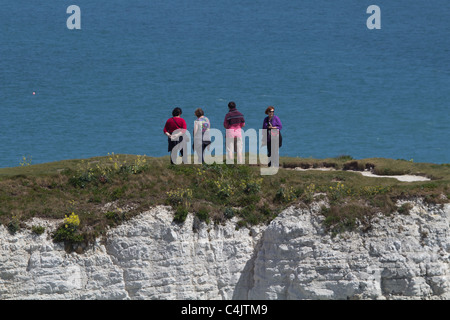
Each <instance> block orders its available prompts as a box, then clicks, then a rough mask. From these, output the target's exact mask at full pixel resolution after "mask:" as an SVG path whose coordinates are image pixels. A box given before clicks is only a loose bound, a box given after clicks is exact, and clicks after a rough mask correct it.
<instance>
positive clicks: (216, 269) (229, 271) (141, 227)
mask: <svg viewBox="0 0 450 320" xmlns="http://www.w3.org/2000/svg"><path fill="white" fill-rule="evenodd" d="M319 208H320V204H318V203H316V204H314V205H312V206H311V207H310V208H309V209H296V208H293V207H292V208H289V209H287V210H285V211H284V212H282V213H281V214H280V215H279V216H278V217H277V218H276V219H275V220H273V221H272V222H271V223H270V224H269V225H268V226H257V227H254V228H251V229H247V228H241V229H240V230H236V229H235V225H236V224H235V221H229V222H228V223H227V224H225V225H212V224H211V225H206V224H205V223H203V222H200V221H198V220H196V219H195V218H193V217H192V215H189V216H188V218H187V220H186V221H185V223H184V224H182V225H179V224H175V223H173V222H172V219H173V215H172V213H171V211H170V208H168V207H157V208H154V209H152V210H151V211H149V212H145V213H142V214H141V215H140V216H138V217H136V218H134V219H133V220H130V221H128V222H127V223H125V224H123V225H121V226H119V227H117V228H114V229H111V230H110V231H109V232H108V236H107V239H106V241H105V242H102V243H101V242H100V241H99V242H97V243H96V244H95V245H94V246H93V247H92V248H89V249H88V250H86V251H85V253H83V254H77V253H70V254H68V253H66V252H65V251H64V248H63V246H62V245H61V244H55V243H53V242H52V240H51V239H50V236H49V233H50V232H52V231H53V230H54V229H55V228H56V227H57V225H58V224H59V223H61V222H60V221H42V220H39V221H37V220H36V221H30V222H29V224H30V226H31V225H44V224H45V225H46V232H45V233H44V234H42V235H39V236H38V235H35V234H33V233H32V232H31V231H30V230H24V229H22V230H21V231H20V232H18V233H16V234H15V235H11V234H10V233H9V232H8V231H7V230H6V229H5V228H4V227H3V226H0V299H449V298H450V237H449V220H450V219H449V218H450V205H449V204H447V205H445V206H434V207H430V206H426V205H424V204H423V203H422V202H420V201H416V202H414V207H413V209H412V210H411V211H410V213H409V214H407V215H406V214H405V215H401V214H394V215H392V216H390V217H382V216H379V217H378V218H377V219H376V221H374V223H373V227H372V229H371V230H369V231H368V232H366V233H357V232H351V233H349V232H347V233H344V234H342V235H338V236H336V237H332V236H331V235H329V234H327V233H325V231H324V229H323V225H322V220H323V216H322V215H321V214H320V213H319Z"/></svg>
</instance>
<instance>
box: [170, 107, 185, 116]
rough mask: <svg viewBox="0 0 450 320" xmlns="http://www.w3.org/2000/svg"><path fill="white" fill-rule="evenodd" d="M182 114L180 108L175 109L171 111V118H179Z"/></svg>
mask: <svg viewBox="0 0 450 320" xmlns="http://www.w3.org/2000/svg"><path fill="white" fill-rule="evenodd" d="M182 113H183V111H181V108H178V107H177V108H175V109H173V111H172V116H174V117H177V116H181V114H182Z"/></svg>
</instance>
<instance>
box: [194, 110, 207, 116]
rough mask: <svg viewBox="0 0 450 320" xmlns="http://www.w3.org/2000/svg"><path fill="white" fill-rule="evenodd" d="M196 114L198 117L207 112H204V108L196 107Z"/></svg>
mask: <svg viewBox="0 0 450 320" xmlns="http://www.w3.org/2000/svg"><path fill="white" fill-rule="evenodd" d="M194 113H195V115H196V116H197V118H200V117H201V116H204V115H205V113H204V112H203V110H202V108H197V109H195V112H194Z"/></svg>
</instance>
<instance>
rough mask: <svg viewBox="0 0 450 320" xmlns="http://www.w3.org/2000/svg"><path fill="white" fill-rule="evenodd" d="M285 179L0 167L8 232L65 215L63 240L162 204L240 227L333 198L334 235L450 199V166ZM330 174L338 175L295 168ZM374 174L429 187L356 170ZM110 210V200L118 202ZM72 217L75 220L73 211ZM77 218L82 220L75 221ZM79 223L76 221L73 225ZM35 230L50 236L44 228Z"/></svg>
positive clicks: (100, 164) (152, 167) (177, 169)
mask: <svg viewBox="0 0 450 320" xmlns="http://www.w3.org/2000/svg"><path fill="white" fill-rule="evenodd" d="M280 163H281V164H282V166H283V168H280V170H279V171H278V173H277V174H276V175H273V176H262V175H260V167H259V166H256V165H226V164H223V165H218V164H214V165H194V164H192V165H174V166H173V165H172V166H171V165H170V164H169V160H168V157H162V158H152V157H145V156H132V155H108V156H106V157H96V158H91V159H85V160H68V161H60V162H55V163H46V164H38V165H30V166H22V167H16V168H5V169H0V223H1V224H3V225H5V226H6V227H7V228H8V230H10V232H12V233H14V232H17V231H18V230H19V229H20V228H21V227H24V223H23V222H24V221H26V220H28V219H30V218H32V217H42V218H50V219H63V218H65V217H66V220H65V221H64V223H62V224H61V227H60V228H59V229H58V231H57V232H55V234H54V235H53V236H54V239H55V241H70V242H89V241H90V240H92V239H93V238H94V237H97V236H99V235H101V234H104V233H105V231H106V228H107V226H114V225H117V224H120V223H122V222H123V221H126V220H127V219H130V218H132V217H133V216H135V215H137V214H139V213H141V212H144V211H146V210H148V209H150V208H152V207H154V206H156V205H170V206H171V207H173V208H174V221H175V222H177V223H183V221H184V220H185V219H186V217H187V215H188V214H194V215H195V216H196V217H197V218H198V219H200V220H202V221H206V222H210V221H213V222H214V223H223V222H224V221H226V220H227V219H230V218H232V217H237V218H238V221H239V222H238V224H237V227H242V226H245V225H252V224H258V223H268V222H269V221H271V220H272V219H273V218H275V217H276V216H277V214H278V213H279V212H280V211H281V210H283V209H284V208H286V207H287V206H291V205H295V206H308V205H309V204H311V203H312V201H313V200H320V199H325V198H326V199H328V203H329V205H327V206H324V207H323V208H322V214H323V215H324V216H325V226H326V227H327V229H328V230H329V231H330V232H333V233H337V232H340V231H342V230H348V229H353V228H354V227H355V226H356V225H357V224H359V225H360V226H363V228H370V220H371V217H372V216H373V215H374V214H376V213H379V212H381V213H383V214H391V213H393V212H395V211H397V212H399V213H402V214H408V210H409V209H408V207H407V206H403V207H397V206H396V204H395V203H396V200H397V199H415V198H417V197H421V198H423V199H424V200H425V201H427V202H430V203H436V204H439V203H444V202H448V201H449V199H450V188H449V185H450V165H449V164H443V165H436V164H428V163H413V162H410V161H405V160H391V159H379V158H373V159H363V160H354V159H352V158H351V157H348V156H341V157H338V158H331V159H324V160H317V159H304V158H281V159H280ZM295 167H301V168H332V169H336V170H332V171H319V170H307V171H298V170H294V169H293V168H295ZM364 169H371V170H372V171H373V172H374V173H377V174H382V175H399V174H413V175H422V176H427V177H429V178H431V180H430V181H426V182H400V181H398V180H396V179H391V178H370V177H364V176H362V175H361V174H359V173H357V172H352V171H349V170H364ZM111 203H113V205H110V206H105V205H106V204H111ZM72 213H74V215H71V214H72ZM77 219H79V220H77ZM74 221H75V222H74ZM33 231H34V232H35V233H37V234H39V233H42V232H43V230H42V227H40V226H34V227H33Z"/></svg>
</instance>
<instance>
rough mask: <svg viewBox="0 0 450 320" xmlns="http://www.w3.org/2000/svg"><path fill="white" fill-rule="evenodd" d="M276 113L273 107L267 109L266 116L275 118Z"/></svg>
mask: <svg viewBox="0 0 450 320" xmlns="http://www.w3.org/2000/svg"><path fill="white" fill-rule="evenodd" d="M274 113H275V108H274V107H273V106H268V107H267V109H266V114H267V115H269V116H273V115H274Z"/></svg>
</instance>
